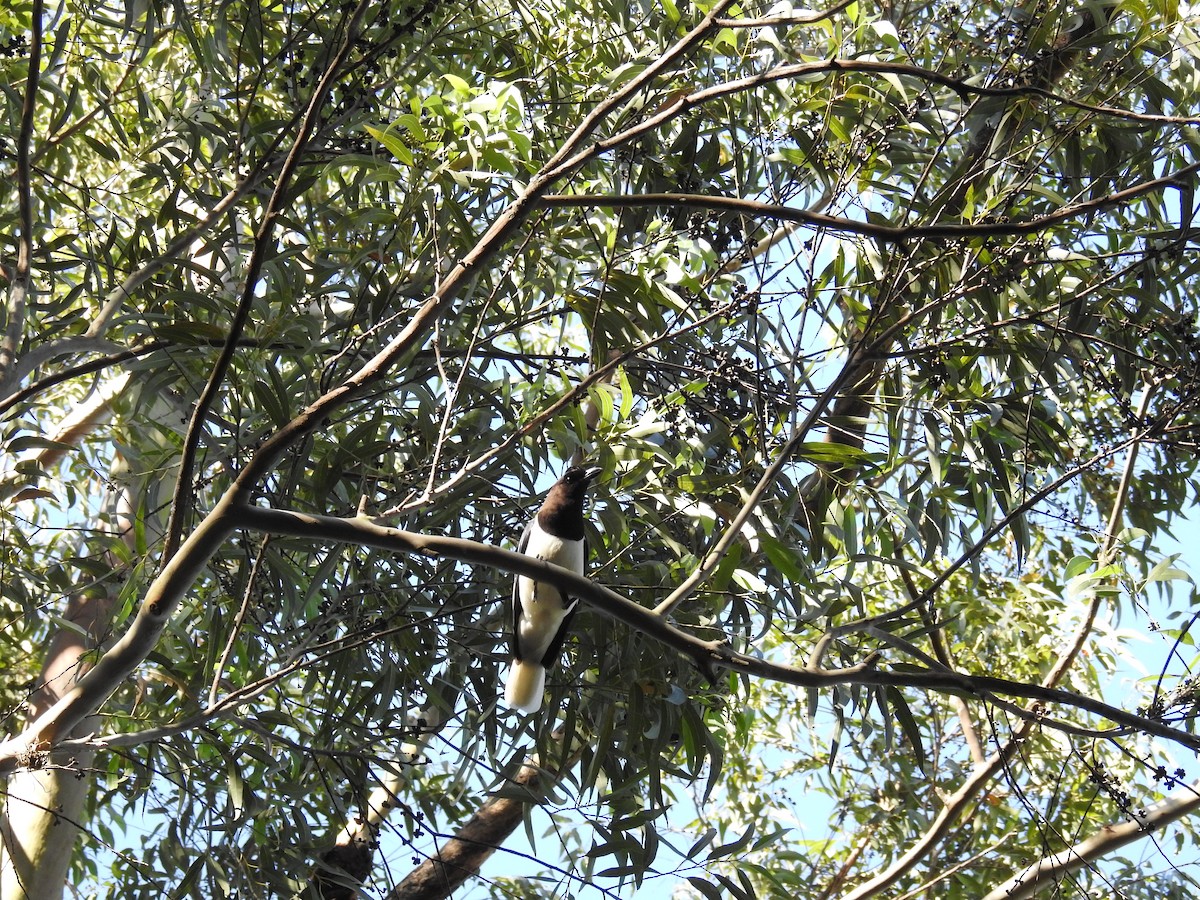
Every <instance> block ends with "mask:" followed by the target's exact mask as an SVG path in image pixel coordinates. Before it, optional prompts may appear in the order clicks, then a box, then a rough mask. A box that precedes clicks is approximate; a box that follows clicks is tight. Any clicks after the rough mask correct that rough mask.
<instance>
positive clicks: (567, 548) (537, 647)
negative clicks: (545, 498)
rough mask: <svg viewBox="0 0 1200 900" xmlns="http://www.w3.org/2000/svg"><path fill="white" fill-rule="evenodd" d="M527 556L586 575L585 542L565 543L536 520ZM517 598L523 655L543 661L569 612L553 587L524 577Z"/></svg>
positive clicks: (566, 541)
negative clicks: (519, 606)
mask: <svg viewBox="0 0 1200 900" xmlns="http://www.w3.org/2000/svg"><path fill="white" fill-rule="evenodd" d="M525 552H526V553H527V554H528V555H530V556H534V557H536V558H538V559H543V560H545V561H546V562H551V563H554V564H555V565H556V566H562V567H563V568H564V569H570V570H571V571H572V572H577V573H578V574H580V575H582V574H583V541H569V540H563V539H562V538H559V537H555V536H554V535H552V534H548V533H546V532H545V531H543V530H542V528H541V526H540V525H538V523H537V520H536V519H535V520H534V521H533V524H532V525H531V526H530V531H529V540H528V541H527V543H526V544H525ZM517 596H518V597H520V599H521V616H520V621H519V623H518V626H517V638H518V640H519V641H520V644H521V649H522V654H523V655H524V656H525V657H526V658H528V659H540V658H541V656H542V655H543V654H544V653H545V652H546V650H547V648H548V647H549V646H550V643H551V641H553V640H554V635H555V634H557V633H558V628H559V625H561V624H562V620H563V618H564V617H565V616H566V614H567V609H564V608H563V600H562V594H561V593H560V592H559V590H558V588H556V587H555V586H554V585H552V584H546V583H545V582H540V581H534V580H533V579H532V578H525V577H523V576H522V577H521V578H519V579H518V580H517Z"/></svg>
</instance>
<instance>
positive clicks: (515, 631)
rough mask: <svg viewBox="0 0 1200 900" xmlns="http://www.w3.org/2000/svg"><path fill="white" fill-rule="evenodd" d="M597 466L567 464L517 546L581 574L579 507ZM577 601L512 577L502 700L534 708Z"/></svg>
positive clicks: (522, 708) (582, 551) (526, 709)
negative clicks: (509, 655)
mask: <svg viewBox="0 0 1200 900" xmlns="http://www.w3.org/2000/svg"><path fill="white" fill-rule="evenodd" d="M600 471H601V470H600V468H599V467H596V466H592V467H587V468H585V467H583V466H571V467H570V468H569V469H567V470H566V471H565V472H563V474H562V477H561V478H559V479H558V481H556V482H555V483H554V486H553V487H552V488H550V491H549V493H547V494H546V499H545V500H544V501H543V502H542V505H541V508H540V509H538V511H537V514H536V515H534V517H533V518H532V519H530V520H529V524H528V525H526V526H525V530H524V531H523V532H522V533H521V540H520V543H518V544H517V551H518V552H519V553H524V554H525V555H526V556H532V557H534V558H535V559H542V560H545V561H546V562H551V563H554V564H555V565H558V566H562V567H563V568H564V569H570V570H571V571H572V572H575V573H576V574H578V575H582V574H583V565H584V562H585V560H586V558H587V545H586V543H585V541H584V534H583V522H584V518H583V507H584V503H585V501H586V500H587V489H588V485H590V484H591V483H592V481H593V480H594V479H595V478H596V476H597V475H599V474H600ZM577 602H578V601H577V600H575V599H573V598H571V597H570V596H568V595H567V594H564V593H563V592H562V591H560V590H559V589H558V588H556V587H555V586H554V585H552V584H547V583H546V582H543V581H535V580H534V579H532V578H526V577H525V576H524V575H518V576H517V577H516V578H515V579H513V592H512V631H511V632H510V633H509V647H510V649H511V650H512V662H511V665H510V667H509V671H508V682H507V684H506V686H505V689H504V702H505V703H506V704H507V705H508V706H510V707H512V708H514V709H519V710H520V711H521V712H524V713H534V712H537V710H538V708H539V707H541V705H542V694H543V693H544V692H545V689H546V670H547V669H549V668H550V667H551V666H553V665H554V663H555V662H557V661H558V656H559V653H560V652H561V651H562V645H563V639H564V638H565V637H566V635H567V628H568V627H569V626H570V624H571V618H572V616H574V615H575V605H576V603H577Z"/></svg>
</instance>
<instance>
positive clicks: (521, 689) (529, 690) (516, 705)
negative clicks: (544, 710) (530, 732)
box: [504, 659, 546, 713]
mask: <svg viewBox="0 0 1200 900" xmlns="http://www.w3.org/2000/svg"><path fill="white" fill-rule="evenodd" d="M545 690H546V667H545V666H543V665H541V664H540V663H536V662H533V661H532V660H528V659H514V660H513V661H512V666H511V667H510V668H509V670H508V683H507V684H506V685H505V687H504V702H505V703H507V704H508V705H509V706H511V707H512V708H513V709H519V710H520V711H521V712H523V713H532V712H537V710H538V707H540V706H541V705H542V694H543V693H544V692H545Z"/></svg>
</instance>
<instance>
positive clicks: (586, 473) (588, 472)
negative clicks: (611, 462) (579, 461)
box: [583, 466, 604, 484]
mask: <svg viewBox="0 0 1200 900" xmlns="http://www.w3.org/2000/svg"><path fill="white" fill-rule="evenodd" d="M603 471H604V469H602V468H600V466H588V468H586V469H584V470H583V478H584V480H585V481H586V482H588V483H589V484H590V483H591V482H593V481H595V480H596V476H597V475H599V474H600V473H601V472H603Z"/></svg>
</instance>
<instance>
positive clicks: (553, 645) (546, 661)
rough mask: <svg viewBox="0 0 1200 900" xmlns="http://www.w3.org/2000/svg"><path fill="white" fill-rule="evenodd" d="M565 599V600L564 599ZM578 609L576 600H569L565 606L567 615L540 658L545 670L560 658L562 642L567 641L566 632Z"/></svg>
mask: <svg viewBox="0 0 1200 900" xmlns="http://www.w3.org/2000/svg"><path fill="white" fill-rule="evenodd" d="M564 599H567V598H564ZM578 607H579V601H578V600H571V601H570V602H569V604H568V606H567V614H566V615H565V616H563V620H562V622H561V623H560V624H559V626H558V631H557V632H555V634H554V640H552V641H551V642H550V646H549V647H547V648H546V653H545V655H543V656H542V665H543V666H545V667H546V668H547V669H551V668H553V667H554V665H555V663H557V662H558V659H559V657H560V656H562V645H563V641H565V640H566V639H567V631H568V630H569V629H570V627H571V620H572V619H573V618H575V610H576V609H577V608H578Z"/></svg>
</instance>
